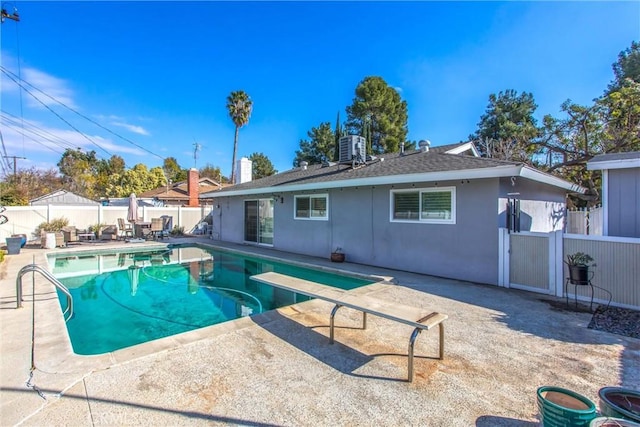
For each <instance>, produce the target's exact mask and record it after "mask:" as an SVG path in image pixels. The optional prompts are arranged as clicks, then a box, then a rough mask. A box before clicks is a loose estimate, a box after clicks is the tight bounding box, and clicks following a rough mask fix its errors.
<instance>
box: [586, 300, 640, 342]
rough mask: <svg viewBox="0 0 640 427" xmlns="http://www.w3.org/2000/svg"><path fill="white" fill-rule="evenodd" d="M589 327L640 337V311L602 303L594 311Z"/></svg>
mask: <svg viewBox="0 0 640 427" xmlns="http://www.w3.org/2000/svg"><path fill="white" fill-rule="evenodd" d="M588 328H589V329H595V330H598V331H605V332H609V333H612V334H618V335H624V336H625V337H631V338H640V311H637V310H630V309H628V308H619V307H606V306H602V305H601V306H599V307H598V308H597V309H596V311H595V313H593V317H592V318H591V322H590V323H589V326H588Z"/></svg>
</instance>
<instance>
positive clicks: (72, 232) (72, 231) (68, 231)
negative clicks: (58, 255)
mask: <svg viewBox="0 0 640 427" xmlns="http://www.w3.org/2000/svg"><path fill="white" fill-rule="evenodd" d="M62 235H63V236H64V243H65V244H66V245H68V244H69V243H75V242H78V230H77V229H76V228H75V227H74V226H73V225H69V226H67V227H62Z"/></svg>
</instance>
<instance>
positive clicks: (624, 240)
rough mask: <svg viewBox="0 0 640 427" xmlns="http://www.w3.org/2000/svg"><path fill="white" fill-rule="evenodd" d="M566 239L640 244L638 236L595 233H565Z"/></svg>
mask: <svg viewBox="0 0 640 427" xmlns="http://www.w3.org/2000/svg"><path fill="white" fill-rule="evenodd" d="M564 237H565V238H567V239H575V240H594V241H596V242H616V243H635V244H637V245H640V237H617V236H597V235H595V234H569V233H567V234H565V235H564Z"/></svg>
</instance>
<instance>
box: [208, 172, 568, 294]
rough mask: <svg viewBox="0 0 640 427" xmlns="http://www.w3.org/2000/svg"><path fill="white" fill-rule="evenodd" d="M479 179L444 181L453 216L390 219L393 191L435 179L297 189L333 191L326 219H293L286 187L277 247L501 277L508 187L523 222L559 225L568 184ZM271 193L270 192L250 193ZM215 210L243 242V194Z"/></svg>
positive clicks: (453, 274) (220, 226)
mask: <svg viewBox="0 0 640 427" xmlns="http://www.w3.org/2000/svg"><path fill="white" fill-rule="evenodd" d="M515 184H516V185H515V186H512V185H511V180H510V179H498V178H493V179H478V180H472V181H471V182H466V181H465V182H464V183H461V182H460V181H450V182H439V183H438V185H439V186H440V187H446V186H448V187H455V188H456V223H455V224H425V223H399V222H391V221H390V220H389V217H390V191H391V190H392V188H393V189H403V188H416V189H418V188H433V187H435V183H423V184H418V183H416V184H415V185H413V186H412V185H404V186H399V185H396V186H393V187H392V186H388V185H386V186H375V187H371V186H367V187H359V188H344V189H330V190H324V191H322V190H321V191H317V192H313V193H311V192H307V193H296V194H328V195H329V219H328V221H321V220H297V219H294V207H293V203H294V194H293V193H281V194H282V195H283V201H282V203H281V202H280V200H278V201H277V202H276V203H275V205H274V214H275V218H274V241H273V247H274V248H276V249H278V250H282V251H286V252H293V253H299V254H305V255H311V256H317V257H322V258H328V257H329V255H330V253H331V252H332V251H333V250H334V249H335V248H336V247H341V248H342V249H343V251H344V252H345V253H346V257H347V261H349V262H355V263H360V264H366V265H376V266H380V267H386V268H391V269H399V270H404V271H412V272H416V273H423V274H430V275H435V276H442V277H449V278H454V279H459V280H468V281H473V282H478V283H488V284H497V282H498V228H499V227H504V226H505V218H504V206H505V205H504V202H505V201H506V197H507V193H509V192H513V191H517V192H520V198H521V200H522V205H521V207H522V211H523V213H524V215H523V228H522V230H523V231H525V230H531V231H552V230H554V229H562V223H563V222H562V215H563V213H564V206H565V205H564V201H565V193H564V190H561V189H556V188H555V187H550V186H548V185H545V184H538V183H535V182H530V181H527V180H524V179H519V180H516V183H515ZM261 197H264V198H269V197H272V195H271V194H264V195H257V196H252V197H251V198H247V200H249V199H258V198H261ZM218 200H219V204H220V208H215V209H214V211H213V218H214V226H215V227H216V229H217V230H220V231H221V236H220V238H221V240H223V241H229V242H235V243H245V242H244V231H243V227H244V225H243V221H244V219H243V217H244V210H243V200H244V199H243V198H241V197H231V198H219V199H218Z"/></svg>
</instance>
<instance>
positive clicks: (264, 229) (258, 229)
mask: <svg viewBox="0 0 640 427" xmlns="http://www.w3.org/2000/svg"><path fill="white" fill-rule="evenodd" d="M244 240H245V241H247V242H254V243H258V244H261V245H273V199H259V200H245V202H244Z"/></svg>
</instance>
